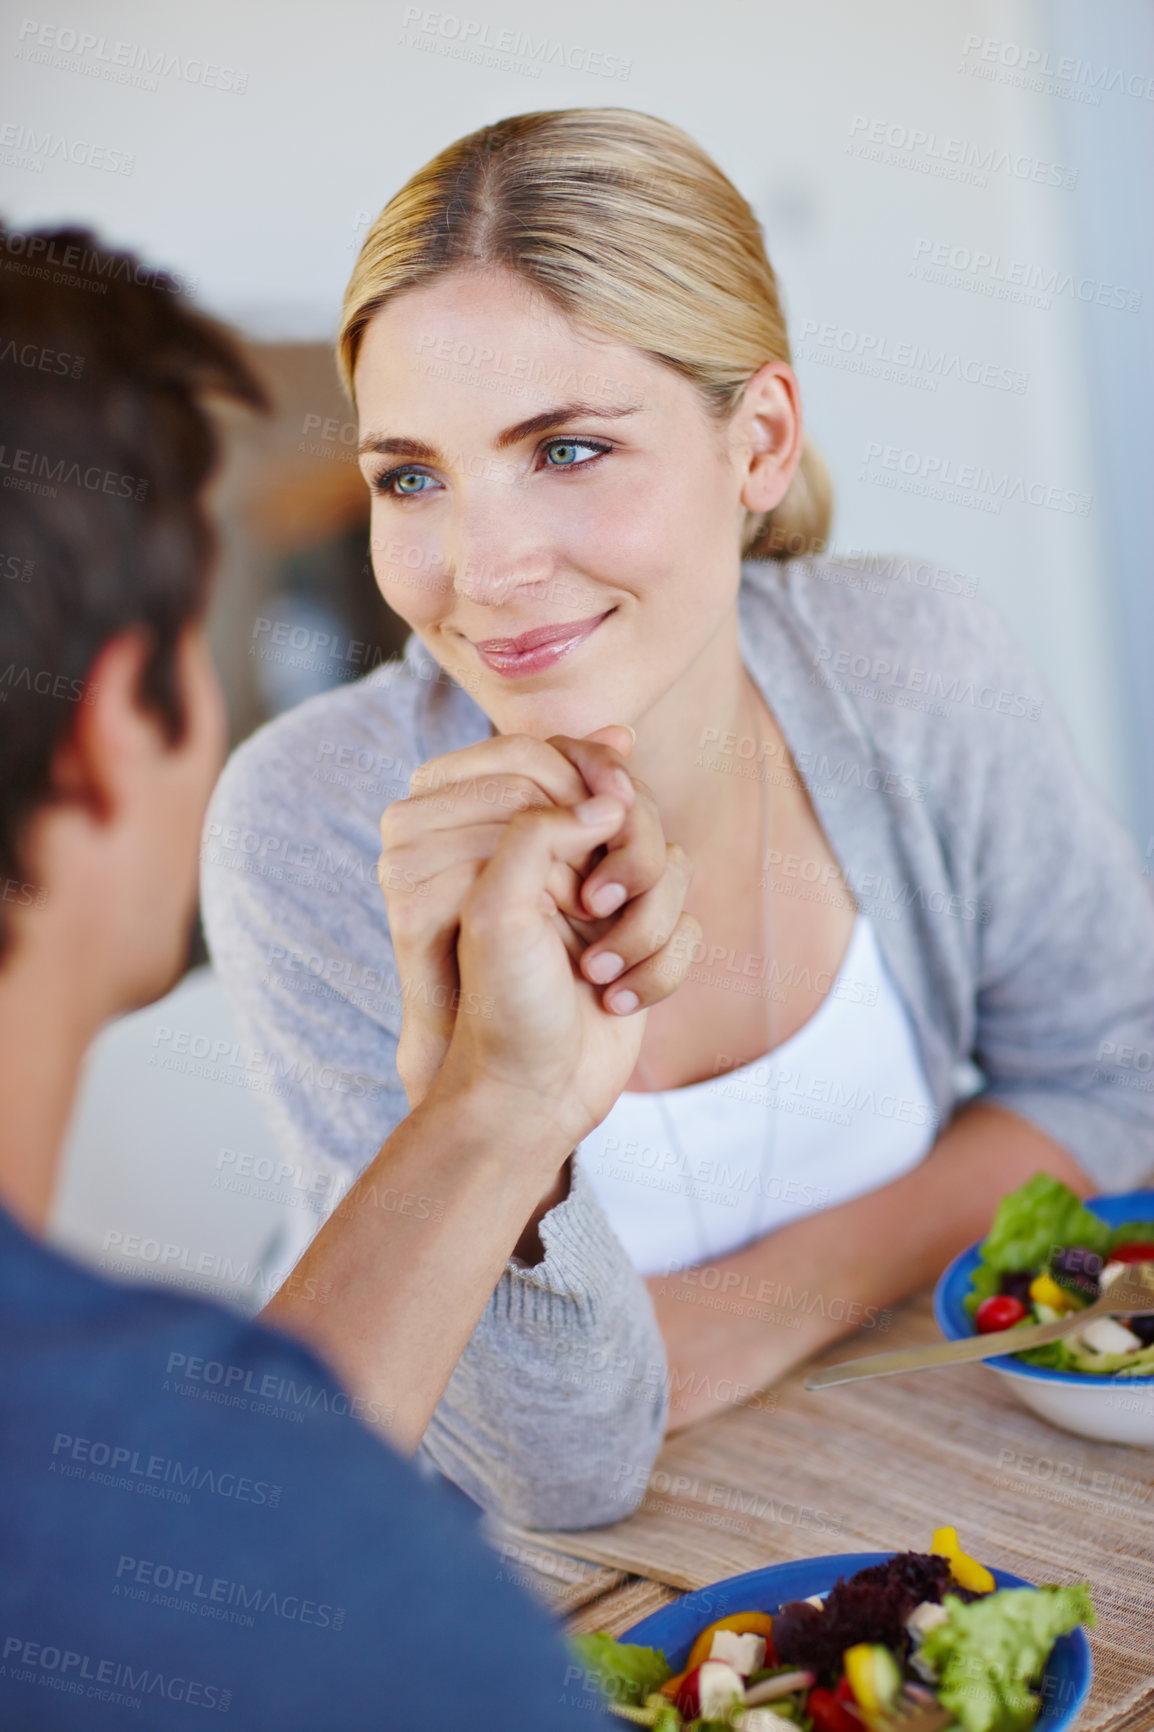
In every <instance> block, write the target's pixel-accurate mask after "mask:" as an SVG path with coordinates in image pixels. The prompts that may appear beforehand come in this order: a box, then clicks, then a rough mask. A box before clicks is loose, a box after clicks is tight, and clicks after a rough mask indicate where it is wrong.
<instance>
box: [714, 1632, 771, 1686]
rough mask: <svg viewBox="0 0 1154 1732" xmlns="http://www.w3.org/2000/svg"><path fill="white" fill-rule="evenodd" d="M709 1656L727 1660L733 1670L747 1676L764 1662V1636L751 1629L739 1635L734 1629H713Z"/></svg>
mask: <svg viewBox="0 0 1154 1732" xmlns="http://www.w3.org/2000/svg"><path fill="white" fill-rule="evenodd" d="M709 1658H710V1659H711V1660H728V1661H729V1664H730V1665H731V1666H732V1667H733V1668H734V1670H735V1671H737V1672H740V1673H741V1675H742V1677H743V1678H748V1677H749V1674H750V1673H751V1672H757V1671H759V1670H760V1668H761V1667H762V1666H763V1665H764V1663H765V1637H764V1636H758V1635H756V1634H755V1633H754V1632H753V1631H750V1632H749V1633H748V1634H746V1635H741V1636H739V1635H738V1634H737V1631H736V1630H714V1632H713V1644H712V1646H711V1647H710V1650H709Z"/></svg>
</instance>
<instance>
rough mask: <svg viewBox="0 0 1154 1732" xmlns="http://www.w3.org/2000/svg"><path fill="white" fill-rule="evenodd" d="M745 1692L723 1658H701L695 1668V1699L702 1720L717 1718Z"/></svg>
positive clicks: (733, 1671) (734, 1672)
mask: <svg viewBox="0 0 1154 1732" xmlns="http://www.w3.org/2000/svg"><path fill="white" fill-rule="evenodd" d="M744 1694H745V1691H744V1688H743V1686H742V1682H741V1679H740V1678H739V1677H738V1675H737V1672H736V1671H735V1669H734V1668H733V1667H732V1666H731V1665H729V1663H728V1661H723V1660H703V1661H702V1662H701V1665H700V1666H699V1667H698V1668H697V1700H698V1703H699V1705H700V1713H701V1718H702V1719H703V1720H719V1719H720V1718H721V1716H722V1715H723V1714H724V1713H725V1711H726V1709H728V1708H731V1707H732V1706H733V1704H734V1703H735V1702H740V1701H741V1699H742V1697H743V1695H744Z"/></svg>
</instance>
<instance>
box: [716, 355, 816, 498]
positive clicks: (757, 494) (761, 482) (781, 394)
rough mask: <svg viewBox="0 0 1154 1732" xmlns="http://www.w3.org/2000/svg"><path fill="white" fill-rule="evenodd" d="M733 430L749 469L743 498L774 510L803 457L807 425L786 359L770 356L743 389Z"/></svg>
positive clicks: (743, 460) (743, 459) (794, 379)
mask: <svg viewBox="0 0 1154 1732" xmlns="http://www.w3.org/2000/svg"><path fill="white" fill-rule="evenodd" d="M733 431H734V434H735V435H736V444H737V448H738V451H739V453H740V458H741V461H742V463H743V466H744V469H745V476H744V481H743V485H742V489H741V503H742V504H743V505H744V506H745V509H746V510H747V511H758V512H760V511H772V510H773V509H774V507H775V506H777V505H780V504H781V502H782V500H783V499H784V498H785V494H786V490H787V488H788V487H789V484H790V482H791V481H792V480H793V477H794V473H795V471H796V469H797V466H798V464H799V463H800V462H801V448H802V441H803V439H804V432H805V430H804V427H803V425H802V415H801V392H800V389H799V387H798V383H797V375H796V374H795V373H794V370H793V368H792V367H791V366H790V365H789V364H788V362H786V361H767V362H766V363H765V365H764V366H763V367H760V368H759V369H758V371H757V372H756V373H755V374H754V375H753V378H752V379H751V380H750V381H749V383H748V384H747V385H746V387H745V390H744V392H743V393H742V398H741V402H740V404H739V405H738V409H737V414H736V416H735V418H734V425H733Z"/></svg>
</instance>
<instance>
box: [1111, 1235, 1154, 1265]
mask: <svg viewBox="0 0 1154 1732" xmlns="http://www.w3.org/2000/svg"><path fill="white" fill-rule="evenodd" d="M1110 1262H1111V1263H1154V1245H1152V1244H1151V1243H1150V1241H1149V1240H1148V1239H1147V1240H1137V1239H1134V1240H1132V1241H1131V1242H1130V1244H1128V1245H1118V1246H1117V1247H1116V1248H1115V1249H1114V1250H1113V1251H1111V1252H1110Z"/></svg>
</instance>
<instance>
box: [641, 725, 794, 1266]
mask: <svg viewBox="0 0 1154 1732" xmlns="http://www.w3.org/2000/svg"><path fill="white" fill-rule="evenodd" d="M756 731H757V732H760V729H758V730H756ZM759 761H760V762H761V763H762V765H763V766H764V764H765V761H766V754H764V753H763V754H761V755H760V760H759ZM758 779H759V781H760V783H761V800H760V816H761V860H760V862H759V866H760V870H759V875H758V886H759V888H760V887H761V885H762V883H764V885H765V895H764V897H763V898H762V904H761V916H762V939H763V945H764V958H765V1001H766V1008H767V1011H768V1017H767V1021H768V1025H769V1043H768V1046H767V1048H766V1052H767V1054H769V1053H772V1052H773V1048H774V1033H775V1025H776V1017H775V1015H774V1010H773V989H772V986H771V984H770V940H771V934H772V921H771V917H770V901H769V898H770V876H769V771H768V769H763V770H762V772H761V773H760V774H759V777H758ZM739 1068H744V1067H739ZM637 1069H638V1070H639V1071H640V1073H641V1075H642V1077H643V1078H644V1079H645V1081H646V1082H647V1083H648V1085H649V1093H650V1097H651V1099H652V1101H653V1105H654V1107H655V1108H656V1110H657V1113H658V1115H659V1117H660V1119H661V1122H662V1124H663V1125H664V1127H665V1134H666V1136H667V1137H668V1138H669V1141H670V1143H671V1144H672V1146H673V1150H674V1152H675V1153H676V1155H677V1158H678V1161H679V1163H680V1166H681V1171H682V1172H683V1173H684V1174H685V1175H686V1188H685V1193H684V1194H685V1196H686V1197H687V1198H688V1199H689V1202H690V1204H691V1206H692V1211H693V1226H694V1232H695V1233H696V1235H697V1245H698V1251H699V1254H700V1257H699V1260H700V1261H701V1262H702V1263H704V1262H705V1261H706V1260H707V1259H708V1257H709V1255H710V1247H709V1231H708V1228H707V1227H706V1224H705V1218H704V1216H703V1214H702V1211H701V1201H700V1199H699V1197H698V1195H697V1192H696V1190H695V1188H694V1182H693V1179H692V1178H691V1176H690V1174H689V1165H688V1162H687V1161H686V1158H685V1150H684V1148H683V1147H682V1143H681V1139H680V1137H679V1136H678V1135H677V1131H676V1128H675V1126H674V1123H673V1116H672V1114H671V1113H670V1111H669V1108H668V1105H667V1103H666V1100H665V1092H666V1091H663V1090H661V1089H659V1088H658V1087H657V1086H656V1084H655V1082H654V1078H653V1073H652V1071H651V1070H650V1068H649V1066H648V1064H647V1063H646V1061H645V1059H644V1058H643V1057H642V1056H641V1054H640V1053H639V1054H638V1057H637ZM765 1120H766V1144H765V1158H764V1162H763V1167H764V1171H763V1173H762V1174H760V1175H759V1182H758V1184H756V1185H754V1186H753V1187H752V1190H753V1208H752V1209H751V1211H750V1214H749V1218H748V1220H747V1222H746V1233H745V1236H744V1238H743V1240H742V1243H743V1244H749V1243H750V1242H751V1241H752V1240H753V1239H756V1238H759V1237H760V1236H761V1234H762V1233H763V1232H764V1230H765V1229H764V1227H763V1226H762V1225H761V1221H762V1216H763V1210H762V1207H761V1197H760V1196H759V1192H760V1190H761V1189H762V1187H763V1184H764V1188H765V1190H766V1191H767V1192H768V1181H769V1178H770V1175H771V1173H772V1170H773V1157H774V1145H775V1141H776V1138H775V1134H774V1132H775V1114H774V1111H773V1107H772V1105H771V1103H770V1101H769V1099H768V1097H767V1099H766V1112H765Z"/></svg>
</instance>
